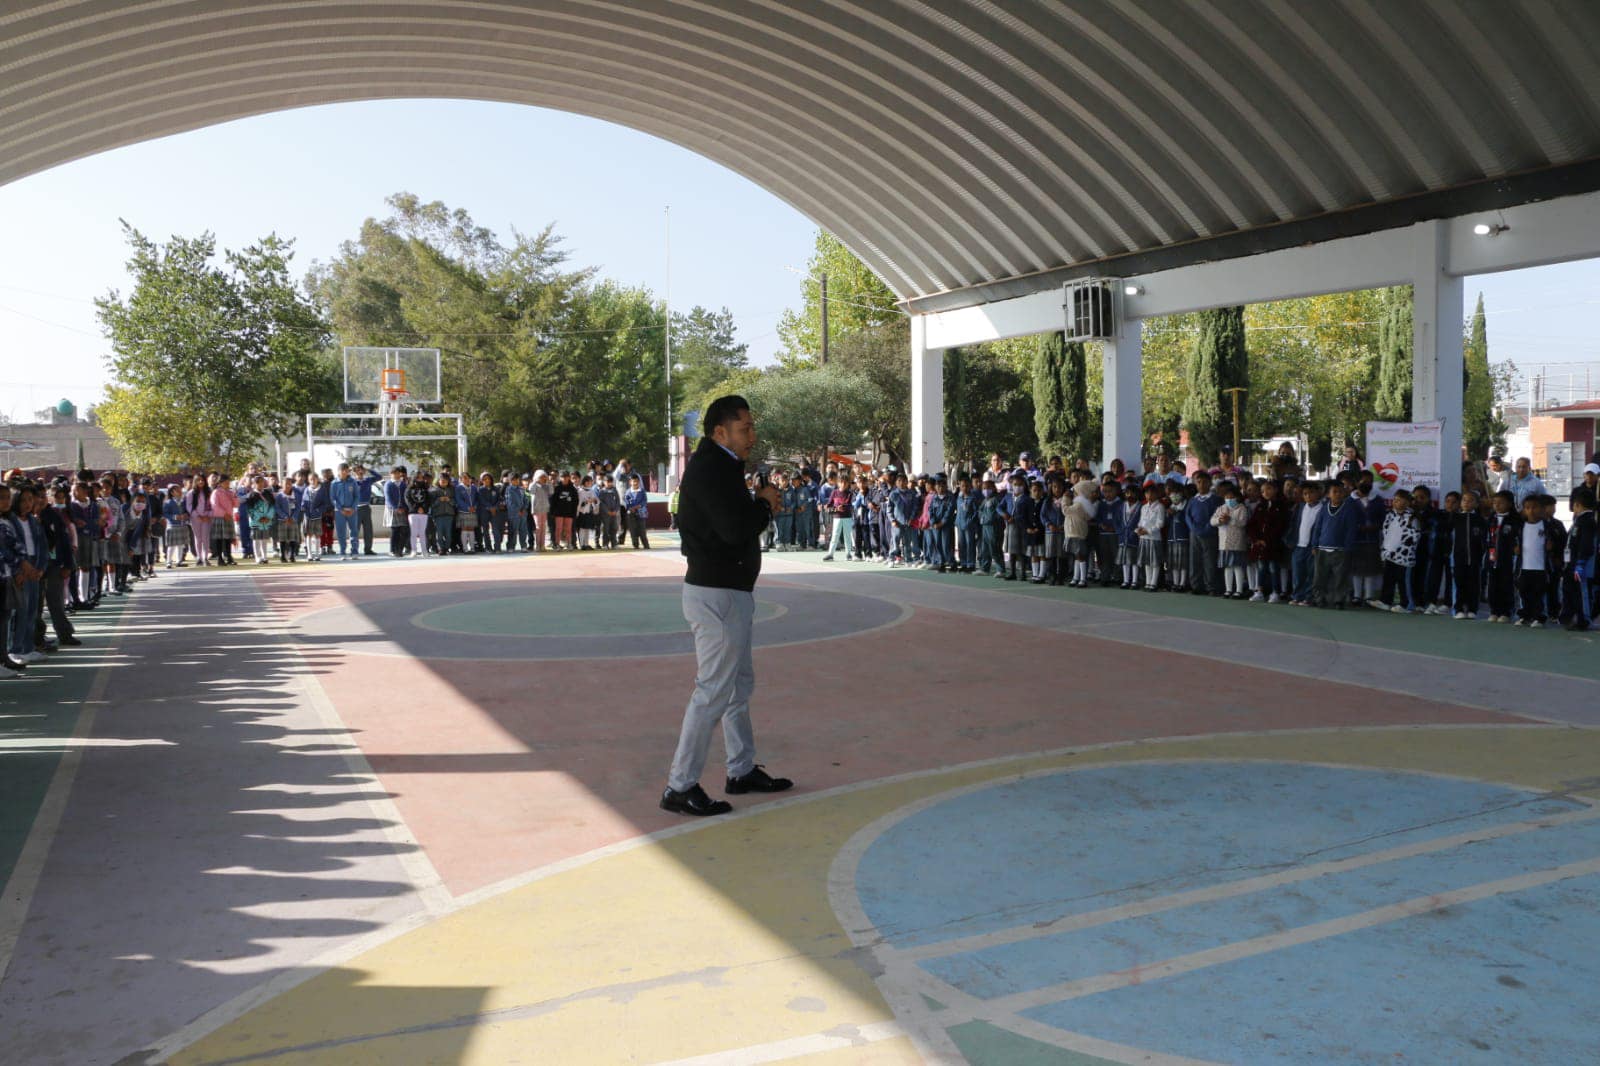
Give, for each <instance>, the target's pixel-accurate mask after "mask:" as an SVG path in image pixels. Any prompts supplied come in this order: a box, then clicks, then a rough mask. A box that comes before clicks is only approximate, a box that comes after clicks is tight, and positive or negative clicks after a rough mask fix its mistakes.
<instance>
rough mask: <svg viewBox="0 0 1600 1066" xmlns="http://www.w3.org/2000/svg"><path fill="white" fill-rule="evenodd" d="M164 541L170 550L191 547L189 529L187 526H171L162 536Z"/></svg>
mask: <svg viewBox="0 0 1600 1066" xmlns="http://www.w3.org/2000/svg"><path fill="white" fill-rule="evenodd" d="M162 540H163V541H164V542H165V543H166V545H167V547H169V548H187V547H188V546H189V527H188V526H185V525H170V526H168V527H167V531H166V533H165V534H163V536H162Z"/></svg>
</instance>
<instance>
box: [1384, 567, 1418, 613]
mask: <svg viewBox="0 0 1600 1066" xmlns="http://www.w3.org/2000/svg"><path fill="white" fill-rule="evenodd" d="M1413 569H1415V568H1414V567H1410V566H1401V565H1399V564H1398V563H1390V562H1385V563H1384V564H1383V592H1382V593H1381V595H1380V598H1381V599H1382V600H1383V605H1384V606H1385V607H1393V606H1394V593H1395V590H1396V589H1399V590H1400V606H1402V607H1405V608H1407V609H1408V610H1409V609H1410V608H1413V607H1418V606H1421V605H1422V604H1423V603H1424V602H1425V601H1424V600H1423V599H1420V598H1418V597H1417V596H1416V595H1415V593H1414V590H1413V589H1412V585H1411V572H1412V570H1413Z"/></svg>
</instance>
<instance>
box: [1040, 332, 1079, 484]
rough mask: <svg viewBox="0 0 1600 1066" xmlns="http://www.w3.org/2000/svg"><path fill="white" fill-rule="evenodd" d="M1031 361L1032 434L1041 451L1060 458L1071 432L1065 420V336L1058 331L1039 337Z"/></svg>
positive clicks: (1066, 400)
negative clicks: (1035, 352) (1036, 348)
mask: <svg viewBox="0 0 1600 1066" xmlns="http://www.w3.org/2000/svg"><path fill="white" fill-rule="evenodd" d="M1038 343H1039V350H1038V354H1037V355H1035V356H1034V360H1033V431H1034V437H1035V438H1036V439H1037V440H1038V442H1039V448H1040V449H1041V450H1042V451H1045V452H1050V453H1055V454H1060V453H1061V452H1063V451H1064V450H1065V448H1066V446H1065V444H1064V441H1065V439H1066V436H1067V434H1068V433H1069V432H1071V430H1070V428H1069V426H1068V424H1067V420H1068V418H1069V416H1068V414H1067V406H1068V399H1067V395H1066V363H1067V336H1066V334H1065V333H1062V332H1061V331H1059V330H1057V331H1056V332H1054V333H1041V334H1039V341H1038Z"/></svg>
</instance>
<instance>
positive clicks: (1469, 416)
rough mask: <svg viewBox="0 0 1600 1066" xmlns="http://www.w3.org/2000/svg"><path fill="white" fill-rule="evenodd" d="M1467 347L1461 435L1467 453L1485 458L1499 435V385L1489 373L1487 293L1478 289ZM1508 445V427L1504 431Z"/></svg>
mask: <svg viewBox="0 0 1600 1066" xmlns="http://www.w3.org/2000/svg"><path fill="white" fill-rule="evenodd" d="M1466 334H1467V335H1466V338H1465V344H1464V347H1465V349H1466V351H1465V353H1464V356H1465V360H1466V372H1467V383H1466V389H1465V390H1464V394H1463V396H1462V398H1461V399H1462V403H1461V408H1462V410H1461V438H1462V443H1464V444H1465V445H1466V446H1467V454H1468V455H1469V456H1471V457H1472V458H1474V459H1483V458H1484V457H1486V456H1487V455H1488V454H1489V449H1490V447H1491V446H1492V445H1493V443H1494V437H1495V432H1494V429H1495V422H1496V421H1497V420H1496V418H1495V399H1496V397H1495V388H1494V379H1493V378H1492V377H1491V376H1490V373H1489V332H1488V327H1487V324H1486V322H1485V319H1484V314H1483V293H1481V292H1480V293H1478V306H1477V307H1475V308H1474V309H1473V311H1472V317H1471V318H1469V319H1468V320H1467V330H1466ZM1500 438H1501V446H1502V447H1504V440H1505V430H1504V429H1503V428H1502V429H1501V431H1500Z"/></svg>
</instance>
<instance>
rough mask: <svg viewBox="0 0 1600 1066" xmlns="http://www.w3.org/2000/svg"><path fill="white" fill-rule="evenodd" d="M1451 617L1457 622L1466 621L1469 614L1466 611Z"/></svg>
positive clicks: (1458, 612)
mask: <svg viewBox="0 0 1600 1066" xmlns="http://www.w3.org/2000/svg"><path fill="white" fill-rule="evenodd" d="M1451 617H1453V618H1454V619H1455V620H1456V621H1457V622H1461V621H1465V620H1466V617H1467V612H1466V611H1457V612H1456V613H1455V614H1454V615H1452V616H1451Z"/></svg>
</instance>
